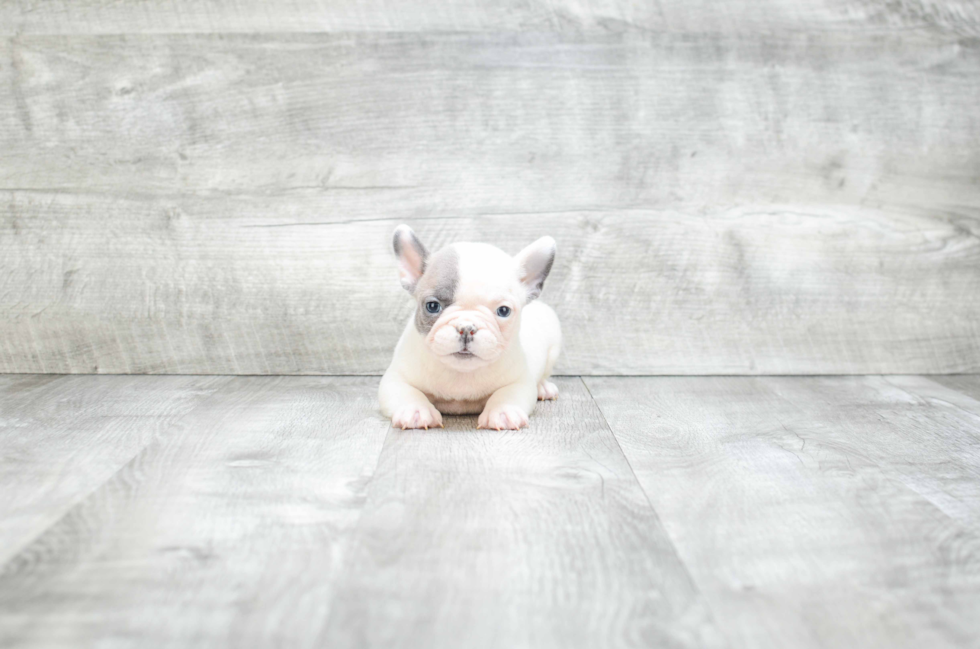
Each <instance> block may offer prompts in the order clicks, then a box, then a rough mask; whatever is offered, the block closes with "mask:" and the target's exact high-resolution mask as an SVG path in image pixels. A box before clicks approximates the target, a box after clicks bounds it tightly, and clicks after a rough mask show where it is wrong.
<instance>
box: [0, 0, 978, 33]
mask: <svg viewBox="0 0 980 649" xmlns="http://www.w3.org/2000/svg"><path fill="white" fill-rule="evenodd" d="M515 29H531V30H545V29H546V30H568V31H574V30H581V29H604V30H625V29H645V30H661V31H663V30H667V31H694V32H703V31H715V30H717V31H730V30H741V31H762V32H769V31H774V30H818V31H823V30H831V29H845V30H851V31H854V30H862V31H868V32H875V31H899V30H907V29H940V30H948V31H952V32H954V33H962V34H972V35H976V34H977V33H980V9H978V8H977V5H976V3H975V2H971V1H970V0H946V1H936V0H897V1H896V0H739V1H736V2H733V1H726V2H713V1H712V0H685V1H683V2H681V1H674V2H670V1H659V2H635V1H630V0H588V1H581V0H525V1H520V0H442V1H440V2H431V1H425V0H413V1H411V2H398V3H391V2H383V1H382V0H357V1H356V2H355V1H351V0H279V1H277V2H274V3H269V2H263V1H262V0H209V1H208V2H195V1H194V0H127V2H112V1H110V0H8V1H7V2H4V3H0V34H36V33H59V34H89V33H96V34H105V33H108V34H113V33H152V32H162V33H174V32H189V33H195V32H203V33H211V32H322V31H388V32H397V31H472V30H515Z"/></svg>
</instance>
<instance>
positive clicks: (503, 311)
mask: <svg viewBox="0 0 980 649" xmlns="http://www.w3.org/2000/svg"><path fill="white" fill-rule="evenodd" d="M497 315H499V316H500V317H501V318H506V317H507V316H509V315H510V307H509V306H498V307H497Z"/></svg>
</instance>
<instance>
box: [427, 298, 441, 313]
mask: <svg viewBox="0 0 980 649" xmlns="http://www.w3.org/2000/svg"><path fill="white" fill-rule="evenodd" d="M425 310H426V311H428V312H429V313H432V314H436V313H439V312H440V311H442V305H441V304H439V303H438V302H436V301H435V300H429V301H428V302H426V303H425Z"/></svg>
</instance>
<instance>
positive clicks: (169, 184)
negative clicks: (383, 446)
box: [0, 3, 980, 374]
mask: <svg viewBox="0 0 980 649" xmlns="http://www.w3.org/2000/svg"><path fill="white" fill-rule="evenodd" d="M66 6H67V5H66ZM73 6H74V5H73ZM84 6H90V7H94V8H95V9H98V10H99V11H102V9H100V8H99V7H100V6H101V5H99V3H90V4H89V5H84ZM133 6H134V7H135V6H144V7H146V8H147V9H148V11H149V9H150V8H153V7H157V4H156V3H143V4H142V5H133ZM160 6H162V3H161V4H160ZM624 6H625V5H624ZM864 6H865V7H869V6H870V3H866V4H865V5H864ZM956 6H958V5H956ZM956 6H954V5H950V7H953V8H951V9H950V10H949V11H950V12H951V13H949V14H948V15H947V14H944V16H946V18H945V19H944V20H946V21H947V22H950V23H956V22H957V20H954V18H955V17H956V15H958V14H956V11H958V10H957V9H956ZM964 6H966V5H965V4H964ZM95 9H93V10H95ZM7 10H9V8H8V9H7ZM127 11H129V10H127ZM133 11H135V10H133ZM801 11H802V10H801ZM963 11H964V12H965V11H966V10H965V9H964V10H963ZM464 13H465V12H464ZM966 13H968V12H966ZM966 13H964V14H963V17H962V20H961V21H960V22H961V23H962V24H964V25H967V26H969V25H972V24H973V23H972V22H971V19H970V17H969V16H968V15H966ZM287 14H288V12H287ZM368 14H371V15H373V14H372V12H369V11H367V10H365V15H368ZM23 15H24V16H27V14H26V13H24V14H23ZM93 15H96V14H93ZM127 15H130V14H126V13H125V12H124V13H123V14H120V16H121V18H120V20H121V21H122V22H121V23H120V27H119V29H118V31H126V30H132V31H140V29H139V28H137V27H132V26H131V23H127V22H125V20H124V19H125V18H126V16H127ZM135 15H136V14H135V13H134V14H131V15H130V17H131V16H135ZM148 15H153V14H152V12H151V13H150V14H148ZM175 15H176V14H175ZM283 15H286V14H283ZM461 15H462V14H461ZM25 20H26V18H25ZM83 22H84V21H83ZM219 22H220V21H219ZM164 23H165V21H164ZM164 23H161V24H164ZM25 24H26V23H25ZM100 24H101V23H100ZM828 24H830V23H828ZM876 24H878V23H876ZM887 24H888V22H887V21H883V22H880V24H879V27H880V26H881V25H887ZM938 24H939V23H937V25H938ZM940 26H941V25H940ZM80 29H81V28H80ZM365 29H367V28H365ZM426 29H428V27H426ZM284 30H285V31H288V29H287V28H284ZM20 31H21V32H24V33H23V34H20V35H18V36H15V37H10V38H6V39H5V42H4V51H5V52H6V55H5V56H4V59H3V61H2V65H0V87H3V88H9V89H10V92H4V93H0V313H3V315H4V317H3V318H2V319H0V371H5V372H107V373H113V372H123V373H125V372H138V373H142V372H151V373H167V372H179V373H219V374H220V373H246V374H252V373H259V374H263V373H355V374H356V373H377V372H380V371H382V370H383V369H384V367H385V365H386V364H387V362H388V359H389V356H390V351H391V348H392V347H393V345H394V341H395V339H396V338H397V336H398V334H399V331H400V329H401V327H402V323H403V322H404V321H405V319H406V318H408V316H409V314H410V309H411V305H410V303H409V301H408V299H407V296H406V294H404V293H403V292H402V291H401V290H400V289H399V288H398V286H397V280H396V274H395V268H394V263H393V261H392V260H391V258H390V253H389V249H388V246H389V236H390V232H391V230H392V228H393V227H394V226H395V225H396V224H397V223H400V222H402V221H405V222H408V223H410V224H412V225H413V226H414V227H415V228H416V229H417V231H418V232H419V233H420V235H422V237H423V239H424V240H425V241H426V242H427V243H429V244H430V247H438V246H439V245H441V244H445V243H448V242H451V241H453V240H456V239H481V240H486V241H490V242H493V243H497V244H498V245H500V246H501V247H503V248H504V249H506V250H509V251H512V252H514V251H516V250H517V249H519V248H520V247H521V246H522V245H523V244H525V243H527V242H529V241H531V240H532V239H534V238H535V237H537V236H540V235H542V234H546V233H549V234H552V235H554V236H555V237H556V239H558V242H559V259H558V262H557V264H556V266H555V270H554V274H553V276H552V278H551V279H550V280H549V283H548V284H547V285H546V287H545V295H544V298H545V300H547V301H548V302H550V303H552V304H553V305H555V307H556V308H557V310H558V312H559V315H560V316H561V317H562V319H563V322H564V327H565V334H566V351H565V354H564V356H563V358H562V359H561V361H560V364H559V366H558V368H557V369H558V371H560V372H564V373H584V374H646V373H666V374H701V373H863V372H915V373H936V372H967V371H974V372H976V371H980V324H978V323H980V300H978V299H977V297H978V295H980V182H978V177H980V120H978V118H977V116H978V113H977V108H976V107H977V106H978V105H980V82H978V79H980V43H978V42H977V41H975V40H971V39H964V38H961V37H959V36H958V35H957V33H955V30H952V31H950V30H943V29H933V30H919V31H912V32H901V33H900V35H896V34H899V31H898V30H895V32H894V33H890V32H887V30H886V31H885V32H884V33H874V34H869V33H867V32H866V31H862V30H831V29H829V28H828V29H820V30H813V31H811V32H807V33H800V32H793V31H787V32H785V33H778V34H770V33H754V34H749V33H744V34H739V33H729V34H718V33H715V34H707V33H706V34H671V33H667V32H658V33H646V32H641V31H634V32H628V33H609V32H607V31H601V30H585V31H578V32H576V31H574V30H571V31H569V32H567V33H564V34H562V33H557V32H552V33H536V34H528V33H524V34H520V33H503V32H498V33H488V34H462V33H453V34H449V33H446V34H436V33H408V31H403V32H401V33H391V34H371V33H358V34H350V33H348V34H335V35H331V34H292V35H290V34H266V35H180V34H170V35H133V34H129V35H121V36H109V35H107V36H91V35H74V36H70V37H65V36H32V35H29V32H30V31H32V30H31V29H27V28H26V27H25V29H23V30H20ZM42 31H43V30H42ZM82 31H84V30H82Z"/></svg>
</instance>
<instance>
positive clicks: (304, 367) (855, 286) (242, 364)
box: [0, 196, 980, 374]
mask: <svg viewBox="0 0 980 649" xmlns="http://www.w3.org/2000/svg"><path fill="white" fill-rule="evenodd" d="M35 200H37V199H36V198H35V197H28V198H25V199H24V200H21V201H19V202H18V204H19V205H23V206H24V209H21V208H20V207H17V208H15V212H16V213H17V214H19V215H20V216H19V217H17V218H18V221H17V222H18V224H19V225H18V226H17V227H18V228H19V231H18V234H17V235H16V236H15V237H11V238H7V239H5V240H4V242H2V243H0V254H3V255H6V258H7V259H8V260H11V263H10V265H9V266H8V267H7V269H6V271H5V273H4V275H3V279H2V284H3V293H0V295H3V296H5V297H4V298H3V299H4V302H5V306H6V307H7V318H6V319H5V320H3V321H2V322H0V365H2V367H3V369H5V370H6V371H18V372H27V371H43V372H136V373H144V372H149V373H163V372H179V373H221V372H233V373H246V374H247V373H256V374H274V373H300V374H302V373H340V374H349V373H371V374H374V373H380V372H381V371H383V370H384V368H385V367H386V366H387V364H388V362H389V361H390V358H391V353H392V349H393V348H394V344H395V341H396V340H397V338H398V335H399V334H400V332H401V329H402V327H403V326H404V323H405V322H406V320H407V319H408V318H409V316H410V314H411V311H412V309H413V308H414V303H413V302H412V301H411V300H410V298H409V297H408V296H407V294H405V293H404V291H402V290H401V288H400V287H399V286H398V283H397V270H396V268H395V263H394V259H393V258H392V255H391V253H390V252H389V246H390V235H391V231H392V230H393V228H394V226H395V225H396V224H397V223H398V221H396V220H378V221H361V222H354V223H350V222H344V221H339V222H335V223H321V224H319V225H312V224H299V225H294V226H283V227H250V226H252V225H262V224H261V223H258V221H259V218H258V217H257V216H256V217H254V220H251V219H247V218H246V217H245V216H244V215H243V214H238V215H237V216H235V217H233V218H229V219H227V220H225V219H221V218H215V219H209V218H206V217H205V218H200V219H197V218H191V217H188V216H186V215H180V216H176V217H174V218H171V219H168V218H166V216H165V214H166V213H167V210H168V208H166V207H164V206H162V205H160V206H157V207H152V208H151V207H146V209H142V210H141V209H139V208H132V207H131V206H132V203H125V204H123V205H119V206H115V207H112V208H109V209H106V210H101V211H100V210H99V208H98V207H96V206H85V205H84V203H81V202H79V201H77V200H75V199H74V198H68V199H65V198H63V197H59V196H53V197H51V198H50V199H49V200H47V199H46V200H44V201H43V203H42V204H40V205H37V204H36V203H34V201H35ZM96 203H97V204H100V203H99V202H96ZM8 205H9V203H8ZM34 205H37V207H33V206H34ZM2 209H3V208H2V207H0V210H2ZM29 210H33V215H30V212H29ZM42 213H43V215H42ZM412 224H413V225H414V226H415V227H416V230H417V232H418V233H419V235H420V236H421V237H422V239H423V240H424V241H425V242H426V243H428V244H431V245H432V246H433V247H438V246H441V245H443V244H446V243H449V242H451V241H454V240H467V239H469V240H483V241H489V242H493V243H495V244H497V245H499V246H501V247H502V248H503V249H504V250H507V251H509V252H511V253H516V252H517V251H518V250H520V249H521V248H522V247H523V246H524V245H526V244H527V243H528V242H530V241H533V240H534V239H536V238H537V237H539V236H541V235H544V234H553V235H554V236H555V238H556V239H557V241H558V250H559V254H558V258H557V261H556V264H555V266H554V269H553V271H552V276H551V278H550V279H549V280H548V283H547V284H546V286H545V292H544V296H543V299H544V300H545V301H546V302H548V303H549V304H551V305H553V306H554V307H555V308H556V310H557V312H558V314H559V317H561V319H562V322H563V328H564V333H565V346H564V354H563V356H562V358H561V359H560V361H559V365H558V372H559V373H566V374H567V373H570V372H586V373H595V374H646V373H663V374H711V373H750V374H759V373H781V374H787V373H813V372H821V373H830V372H848V373H861V372H889V371H891V372H898V371H907V370H909V369H912V368H914V369H916V370H918V371H921V372H937V371H942V370H956V371H971V370H973V371H975V370H977V369H980V301H978V300H976V299H974V298H975V296H976V291H977V286H978V283H980V237H978V235H980V220H974V219H973V218H971V217H968V216H964V215H963V214H961V213H955V212H954V213H946V214H929V213H922V212H919V213H912V212H906V213H895V212H885V211H878V210H869V209H862V210H857V209H855V208H848V207H841V208H824V209H820V210H816V209H812V210H809V211H805V212H804V211H801V210H800V209H799V208H793V207H785V208H782V209H776V208H773V207H770V208H765V209H748V208H745V209H736V210H728V211H722V212H716V213H706V214H695V213H682V212H674V211H650V210H630V211H620V212H572V213H558V214H537V215H534V216H533V217H529V216H528V215H500V216H483V217H473V218H459V219H440V218H429V219H414V220H413V221H412ZM5 242H10V244H11V245H9V246H8V245H3V243H5ZM31 242H38V245H39V247H40V248H42V249H44V248H47V249H50V250H58V251H62V252H61V253H60V254H53V253H52V254H46V255H44V257H43V261H40V263H39V261H38V260H39V257H40V255H39V254H38V252H36V249H33V248H32V243H31Z"/></svg>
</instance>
